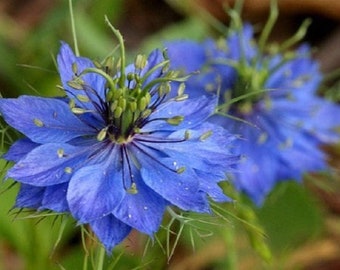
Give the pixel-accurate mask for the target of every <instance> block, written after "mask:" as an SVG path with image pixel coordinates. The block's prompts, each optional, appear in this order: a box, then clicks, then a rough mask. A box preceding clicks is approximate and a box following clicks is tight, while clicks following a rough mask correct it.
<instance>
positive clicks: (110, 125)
mask: <svg viewBox="0 0 340 270" xmlns="http://www.w3.org/2000/svg"><path fill="white" fill-rule="evenodd" d="M111 60H112V59H110V60H108V61H107V64H105V65H104V66H103V67H101V68H98V67H96V66H95V65H94V63H93V62H92V61H90V60H89V59H87V58H83V57H77V56H75V55H74V53H73V52H72V50H71V49H70V47H69V46H68V45H67V44H65V43H63V44H62V46H61V50H60V53H59V55H58V58H57V62H58V67H59V73H60V76H61V81H62V87H63V89H64V90H65V92H66V97H63V98H45V97H34V96H20V97H19V98H14V99H12V98H9V99H5V98H4V99H0V112H1V114H2V116H3V117H4V119H5V121H6V122H7V123H8V124H9V125H10V126H12V127H14V128H15V129H17V130H18V131H20V132H21V133H22V134H24V135H25V138H23V139H20V140H18V141H17V142H15V143H14V144H13V145H12V146H11V148H10V149H9V151H8V152H7V153H6V155H5V156H4V157H5V158H6V159H7V160H10V161H13V162H14V163H15V164H14V166H13V167H12V168H11V169H10V170H9V171H8V173H7V177H10V178H13V179H15V180H16V181H18V182H19V183H21V187H20V191H19V194H18V196H17V199H16V205H15V206H16V207H19V208H23V207H27V208H33V209H37V210H39V211H40V210H52V211H55V212H58V213H70V214H71V215H72V216H73V217H74V218H75V219H76V220H77V221H78V223H79V224H89V225H90V227H91V228H92V230H93V231H94V233H95V234H96V235H97V237H98V238H99V240H100V241H101V242H102V243H103V244H104V246H105V247H106V249H107V251H108V252H110V251H111V250H112V248H113V247H114V246H115V245H116V244H118V243H119V242H121V241H122V240H123V239H124V238H125V237H126V236H127V235H128V233H129V232H130V230H131V229H132V228H134V229H137V230H138V231H140V232H143V233H146V234H148V235H152V234H154V233H155V232H156V231H157V230H158V228H159V226H160V223H161V220H162V216H163V213H164V211H165V209H166V207H168V206H170V207H171V206H175V207H178V208H179V209H182V210H184V211H195V212H201V213H207V212H209V211H210V208H209V199H212V200H214V201H218V202H224V201H228V200H229V198H228V197H227V196H225V195H224V194H223V192H222V190H221V188H220V187H219V185H218V183H219V182H220V181H222V180H225V179H226V177H225V173H227V172H228V171H229V170H230V169H231V167H232V165H233V164H235V162H237V160H238V157H237V156H235V155H231V154H230V153H229V152H228V151H229V150H228V149H229V148H230V145H231V143H232V141H233V140H234V136H232V135H230V134H228V133H227V132H226V131H225V130H224V129H222V128H220V127H219V126H217V125H214V124H211V123H207V122H205V120H206V119H207V118H208V117H209V115H210V114H211V113H212V112H213V110H214V108H215V105H216V102H217V101H216V99H213V98H207V97H204V96H202V97H199V98H196V99H188V98H187V95H186V94H184V93H183V86H182V85H181V86H180V88H179V89H178V94H177V95H171V96H172V97H170V95H169V93H170V92H172V91H174V90H171V84H172V82H173V81H182V78H178V72H176V71H174V70H170V69H169V61H168V60H166V59H164V56H163V53H162V52H160V51H159V50H155V51H153V52H152V53H151V54H150V55H149V57H148V58H146V57H145V56H142V55H138V56H137V58H136V61H135V63H134V64H131V65H129V66H127V67H126V68H119V64H118V63H119V62H117V63H113V64H110V63H112V61H111ZM120 63H123V61H122V60H121V62H120ZM117 66H118V69H120V70H118V71H117Z"/></svg>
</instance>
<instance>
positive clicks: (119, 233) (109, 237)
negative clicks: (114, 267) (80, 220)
mask: <svg viewBox="0 0 340 270" xmlns="http://www.w3.org/2000/svg"><path fill="white" fill-rule="evenodd" d="M90 226H91V229H92V230H93V232H94V233H95V234H96V236H97V237H98V239H99V241H100V242H101V243H102V244H103V245H104V247H105V249H106V251H107V252H108V253H111V252H112V249H113V248H114V247H115V246H116V245H117V244H119V243H120V242H121V241H123V239H124V238H125V237H126V236H128V234H129V233H130V231H131V227H130V226H128V225H126V224H125V223H123V222H121V221H120V220H118V219H116V218H115V217H114V216H113V215H108V216H106V217H103V218H99V219H97V220H95V221H92V222H90Z"/></svg>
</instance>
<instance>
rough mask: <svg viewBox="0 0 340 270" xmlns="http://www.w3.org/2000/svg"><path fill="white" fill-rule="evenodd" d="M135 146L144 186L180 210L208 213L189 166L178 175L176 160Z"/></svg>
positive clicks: (195, 176) (195, 178)
mask: <svg viewBox="0 0 340 270" xmlns="http://www.w3.org/2000/svg"><path fill="white" fill-rule="evenodd" d="M137 147H138V148H137ZM137 147H136V149H134V151H133V152H134V153H135V154H136V157H137V160H138V161H139V162H140V164H141V169H140V171H141V175H142V178H143V181H144V182H145V184H147V185H148V186H149V187H150V188H151V189H153V190H154V191H155V192H157V193H158V194H160V195H161V196H162V197H163V198H164V199H166V200H168V201H169V202H171V203H172V204H173V205H176V206H178V207H179V208H181V209H183V210H188V211H196V212H209V205H208V202H207V199H206V197H205V194H204V193H203V192H201V191H200V189H199V182H198V179H197V175H196V174H195V172H194V171H193V170H192V169H191V168H190V167H189V168H188V167H185V170H184V172H182V173H177V172H176V170H178V169H180V167H179V165H180V164H177V160H176V159H174V158H165V157H162V156H161V155H159V154H158V153H157V152H156V151H155V150H152V149H151V148H147V147H145V146H143V145H141V144H138V146H137Z"/></svg>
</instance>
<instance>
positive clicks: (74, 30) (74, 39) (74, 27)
mask: <svg viewBox="0 0 340 270" xmlns="http://www.w3.org/2000/svg"><path fill="white" fill-rule="evenodd" d="M68 5H69V10H70V17H71V27H72V36H73V42H74V52H75V54H76V56H79V49H78V41H77V33H76V26H75V22H74V14H73V6H72V0H69V1H68Z"/></svg>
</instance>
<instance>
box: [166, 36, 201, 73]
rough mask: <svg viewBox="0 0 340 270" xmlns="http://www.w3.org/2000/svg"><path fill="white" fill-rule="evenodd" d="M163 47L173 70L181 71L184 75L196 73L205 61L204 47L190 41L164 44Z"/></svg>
mask: <svg viewBox="0 0 340 270" xmlns="http://www.w3.org/2000/svg"><path fill="white" fill-rule="evenodd" d="M165 46H166V48H167V52H168V56H169V59H170V66H171V68H173V69H183V70H184V71H185V72H186V73H189V72H193V71H198V70H200V69H201V68H202V66H203V65H204V63H205V62H206V60H207V59H206V58H207V57H206V55H205V50H204V47H203V46H202V45H201V44H199V43H197V42H194V41H192V40H176V41H171V42H166V43H165Z"/></svg>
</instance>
